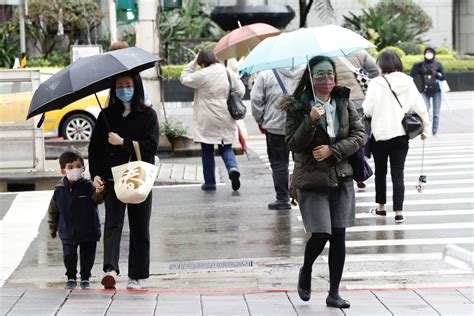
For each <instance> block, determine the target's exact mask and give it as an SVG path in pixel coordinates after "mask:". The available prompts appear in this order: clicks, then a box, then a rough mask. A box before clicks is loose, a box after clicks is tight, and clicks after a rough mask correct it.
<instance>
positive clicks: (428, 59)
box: [410, 47, 446, 136]
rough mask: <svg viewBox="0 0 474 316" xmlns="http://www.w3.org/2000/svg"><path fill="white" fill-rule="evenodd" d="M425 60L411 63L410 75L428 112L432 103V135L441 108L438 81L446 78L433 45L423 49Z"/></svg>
mask: <svg viewBox="0 0 474 316" xmlns="http://www.w3.org/2000/svg"><path fill="white" fill-rule="evenodd" d="M424 58H425V60H424V61H422V62H419V63H416V64H414V65H413V67H412V69H411V72H410V76H412V77H413V78H414V79H415V82H419V83H420V84H419V85H418V91H420V93H421V95H422V96H423V100H424V101H425V104H426V108H427V110H428V112H429V111H430V108H431V103H433V125H432V130H431V132H432V133H433V136H434V135H436V134H437V133H438V129H439V114H440V110H441V89H440V86H439V82H440V81H443V80H446V79H445V77H444V69H443V65H442V64H441V63H440V62H439V61H438V60H436V52H435V49H434V48H433V47H427V48H425V51H424Z"/></svg>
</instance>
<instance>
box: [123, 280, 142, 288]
mask: <svg viewBox="0 0 474 316" xmlns="http://www.w3.org/2000/svg"><path fill="white" fill-rule="evenodd" d="M127 289H129V290H141V289H142V286H141V284H140V280H135V279H130V278H129V279H128V284H127Z"/></svg>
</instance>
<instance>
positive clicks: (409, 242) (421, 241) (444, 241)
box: [326, 236, 474, 248]
mask: <svg viewBox="0 0 474 316" xmlns="http://www.w3.org/2000/svg"><path fill="white" fill-rule="evenodd" d="M472 243H474V237H471V236H469V237H448V238H409V239H382V240H347V241H346V246H347V247H351V248H353V247H377V246H413V245H449V244H472ZM326 246H327V247H329V245H326Z"/></svg>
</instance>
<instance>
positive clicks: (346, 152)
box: [280, 87, 365, 189]
mask: <svg viewBox="0 0 474 316" xmlns="http://www.w3.org/2000/svg"><path fill="white" fill-rule="evenodd" d="M309 93H310V92H309V91H307V90H306V91H303V93H302V96H301V97H300V98H298V100H297V99H296V98H294V97H286V98H285V99H284V101H283V102H282V103H281V104H280V109H281V110H283V111H286V112H287V115H286V143H287V145H288V148H289V149H290V150H291V151H292V152H293V153H294V160H295V167H294V171H293V181H294V182H293V183H294V185H295V187H296V188H298V189H315V188H325V187H337V186H338V178H341V177H348V176H352V174H353V171H352V167H351V165H350V164H349V162H348V161H347V158H348V157H350V156H352V155H353V154H354V153H355V152H356V151H357V150H358V149H359V147H360V146H362V145H363V144H364V135H365V133H364V127H363V125H362V123H361V122H360V118H359V115H358V114H357V111H356V109H355V107H354V105H353V104H352V103H351V102H350V101H349V93H350V90H349V89H347V88H344V87H335V88H334V89H333V91H332V93H331V98H333V99H334V100H335V102H336V111H337V115H338V117H339V131H337V135H336V137H335V139H333V140H332V141H331V140H330V138H329V135H328V133H327V130H326V127H325V125H326V124H325V123H322V122H321V120H323V119H324V116H323V117H322V118H321V119H320V120H318V121H316V122H314V121H312V120H311V117H310V114H309V113H310V111H311V107H310V105H309V100H310V99H312V97H311V98H310V97H309ZM320 145H329V147H330V148H331V150H332V155H331V156H330V157H329V158H327V159H325V160H323V161H316V159H315V158H314V157H313V154H312V151H313V148H315V147H317V146H320Z"/></svg>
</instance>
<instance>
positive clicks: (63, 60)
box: [27, 50, 71, 68]
mask: <svg viewBox="0 0 474 316" xmlns="http://www.w3.org/2000/svg"><path fill="white" fill-rule="evenodd" d="M70 62H71V58H70V55H69V52H66V51H63V50H54V51H53V52H52V53H51V54H49V56H48V58H45V57H32V58H28V61H27V66H28V67H30V68H32V67H34V68H36V67H61V68H62V67H65V66H67V65H69V64H70Z"/></svg>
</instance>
